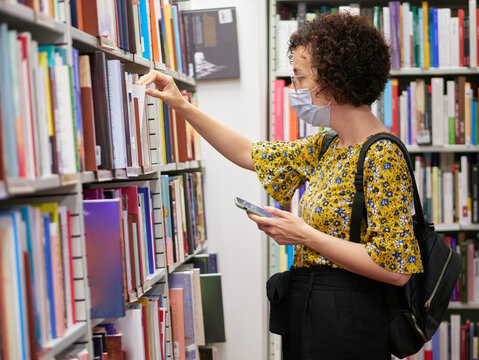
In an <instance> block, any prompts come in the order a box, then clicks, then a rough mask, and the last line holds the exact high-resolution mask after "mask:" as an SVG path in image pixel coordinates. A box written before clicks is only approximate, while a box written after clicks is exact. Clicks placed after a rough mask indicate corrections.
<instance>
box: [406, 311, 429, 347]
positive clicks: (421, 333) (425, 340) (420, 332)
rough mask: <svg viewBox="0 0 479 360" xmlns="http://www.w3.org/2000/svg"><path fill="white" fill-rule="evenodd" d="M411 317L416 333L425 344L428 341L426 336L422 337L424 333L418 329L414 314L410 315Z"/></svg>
mask: <svg viewBox="0 0 479 360" xmlns="http://www.w3.org/2000/svg"><path fill="white" fill-rule="evenodd" d="M410 315H411V317H412V321H413V322H414V326H415V327H416V330H417V332H418V333H419V335H421V338H422V340H423V341H424V342H425V343H427V342H428V341H429V340H428V339H427V338H426V336H425V335H424V333H423V332H422V330H421V329H420V328H419V326H418V325H417V321H416V317H415V316H414V314H410Z"/></svg>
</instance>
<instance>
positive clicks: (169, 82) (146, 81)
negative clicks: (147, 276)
mask: <svg viewBox="0 0 479 360" xmlns="http://www.w3.org/2000/svg"><path fill="white" fill-rule="evenodd" d="M153 83H154V84H155V85H156V88H157V90H155V89H146V91H145V93H146V94H147V95H150V96H154V97H156V98H159V99H161V100H163V101H164V102H166V103H167V104H168V105H169V106H171V107H172V108H173V109H175V110H176V109H178V108H180V107H181V106H182V105H184V104H185V103H187V101H186V100H185V98H184V97H183V95H182V94H181V93H180V90H178V87H177V86H176V84H175V80H173V78H172V77H171V76H169V75H165V74H163V73H161V72H159V71H156V70H150V72H149V73H148V74H145V75H143V76H142V77H140V78H139V79H138V81H137V82H136V84H137V85H145V86H148V85H150V84H153Z"/></svg>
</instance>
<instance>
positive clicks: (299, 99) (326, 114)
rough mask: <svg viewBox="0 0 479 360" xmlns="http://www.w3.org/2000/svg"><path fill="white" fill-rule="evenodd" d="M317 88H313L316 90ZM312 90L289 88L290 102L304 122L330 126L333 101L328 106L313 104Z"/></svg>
mask: <svg viewBox="0 0 479 360" xmlns="http://www.w3.org/2000/svg"><path fill="white" fill-rule="evenodd" d="M314 90H315V89H313V90H311V91H314ZM311 91H310V90H308V89H298V90H295V89H289V90H288V94H289V103H290V105H291V108H292V109H293V110H294V112H295V113H296V114H297V115H298V117H299V118H300V119H301V120H303V121H304V122H306V123H308V124H311V125H313V126H323V127H330V124H331V115H330V111H331V106H330V104H331V102H330V103H329V104H328V105H326V106H316V105H313V101H312V99H311Z"/></svg>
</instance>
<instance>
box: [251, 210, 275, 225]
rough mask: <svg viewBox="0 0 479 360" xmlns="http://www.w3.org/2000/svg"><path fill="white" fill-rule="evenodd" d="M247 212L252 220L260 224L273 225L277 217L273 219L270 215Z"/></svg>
mask: <svg viewBox="0 0 479 360" xmlns="http://www.w3.org/2000/svg"><path fill="white" fill-rule="evenodd" d="M246 214H247V215H248V217H249V218H250V219H251V220H253V221H254V222H255V223H256V224H258V225H271V224H272V223H273V221H275V219H273V218H268V217H265V216H258V215H255V214H251V213H249V212H246Z"/></svg>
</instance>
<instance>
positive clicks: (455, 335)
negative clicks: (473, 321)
mask: <svg viewBox="0 0 479 360" xmlns="http://www.w3.org/2000/svg"><path fill="white" fill-rule="evenodd" d="M451 360H461V315H460V314H451Z"/></svg>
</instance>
